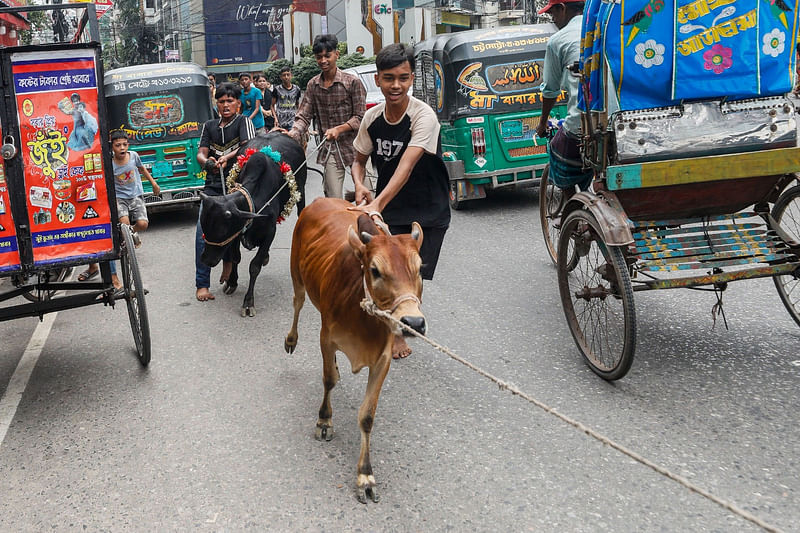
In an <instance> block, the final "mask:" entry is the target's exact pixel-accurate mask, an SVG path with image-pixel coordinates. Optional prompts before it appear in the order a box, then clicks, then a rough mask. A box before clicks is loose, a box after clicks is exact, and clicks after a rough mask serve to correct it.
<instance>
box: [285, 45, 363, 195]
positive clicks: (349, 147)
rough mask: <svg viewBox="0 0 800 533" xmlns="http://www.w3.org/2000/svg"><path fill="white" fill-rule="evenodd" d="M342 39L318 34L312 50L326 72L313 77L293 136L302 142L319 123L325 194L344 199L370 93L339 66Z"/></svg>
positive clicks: (297, 114) (320, 160) (293, 126)
mask: <svg viewBox="0 0 800 533" xmlns="http://www.w3.org/2000/svg"><path fill="white" fill-rule="evenodd" d="M338 46H339V41H338V39H337V38H336V36H335V35H328V34H326V35H317V36H316V37H315V38H314V44H313V45H312V51H313V52H314V58H315V59H316V61H317V66H318V67H319V68H320V70H321V71H322V72H320V73H319V74H318V75H316V76H314V77H313V78H311V80H309V82H308V85H307V86H306V93H305V96H304V97H303V99H302V101H301V102H300V107H299V109H298V110H297V113H296V115H295V119H294V124H293V125H292V129H291V130H290V131H289V135H290V136H291V137H292V138H294V140H296V141H297V142H298V143H302V142H303V135H304V134H305V133H306V131H308V127H309V125H310V124H311V120H312V119H314V118H316V119H317V120H318V121H319V122H318V124H319V125H320V128H321V131H322V132H324V133H323V137H324V138H325V140H326V141H327V142H328V146H327V147H326V148H323V149H320V150H319V152H318V153H317V163H319V164H321V165H324V172H323V182H322V183H323V188H324V190H325V196H327V197H329V198H331V197H332V198H341V197H342V186H343V184H344V175H345V169H346V168H348V167H350V166H352V164H353V158H354V157H355V152H354V150H353V140H354V139H355V136H356V132H357V131H358V127H359V125H360V124H361V119H362V118H363V117H364V111H365V107H366V98H367V93H366V90H365V89H364V85H363V84H362V83H361V81H360V80H359V79H358V78H357V77H356V76H354V75H352V74H350V73H347V72H342V71H341V70H339V69H338V68H337V66H336V62H337V61H338V60H339V50H338V48H337V47H338Z"/></svg>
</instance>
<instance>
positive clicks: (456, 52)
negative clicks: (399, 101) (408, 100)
mask: <svg viewBox="0 0 800 533" xmlns="http://www.w3.org/2000/svg"><path fill="white" fill-rule="evenodd" d="M556 31H557V28H556V27H555V26H554V25H553V24H532V25H524V26H513V27H502V28H492V29H481V30H471V31H463V32H458V33H455V34H447V35H437V36H436V37H433V38H431V39H428V40H426V41H423V42H421V43H419V44H418V45H417V46H416V47H415V55H416V58H417V61H418V62H420V61H421V62H422V63H423V68H422V69H418V71H420V70H421V71H422V72H424V73H425V76H426V78H427V77H430V80H428V79H426V80H420V86H423V87H425V90H426V91H431V90H432V91H433V94H432V95H431V98H426V100H428V103H430V104H431V105H432V107H433V108H434V109H435V110H436V113H437V114H438V116H439V119H440V120H444V121H453V120H455V119H458V118H461V117H465V116H478V115H486V114H498V113H508V112H515V111H527V110H529V109H531V108H532V107H534V108H535V107H541V104H542V94H541V90H540V88H539V87H540V85H541V83H542V70H543V66H544V54H545V49H546V47H547V41H548V39H549V38H550V36H551V35H552V34H553V33H555V32H556ZM427 63H429V64H427Z"/></svg>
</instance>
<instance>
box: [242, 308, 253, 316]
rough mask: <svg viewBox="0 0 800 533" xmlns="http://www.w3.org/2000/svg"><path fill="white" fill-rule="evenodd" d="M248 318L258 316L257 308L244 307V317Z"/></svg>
mask: <svg viewBox="0 0 800 533" xmlns="http://www.w3.org/2000/svg"><path fill="white" fill-rule="evenodd" d="M247 316H251V317H252V316H256V308H255V307H242V317H247Z"/></svg>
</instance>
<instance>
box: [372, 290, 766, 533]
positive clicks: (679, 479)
mask: <svg viewBox="0 0 800 533" xmlns="http://www.w3.org/2000/svg"><path fill="white" fill-rule="evenodd" d="M361 308H362V309H363V310H364V311H365V312H366V313H367V314H369V315H373V316H378V317H381V318H384V319H385V320H388V321H389V322H390V323H394V324H396V325H397V326H398V327H400V329H401V330H402V331H406V332H408V333H410V334H411V335H414V336H415V337H418V338H420V339H422V340H423V341H425V342H427V343H428V344H430V345H431V346H433V347H434V348H435V349H437V350H439V351H440V352H442V353H443V354H445V355H447V356H448V357H450V358H451V359H453V360H455V361H458V362H459V363H461V364H462V365H464V366H466V367H467V368H469V369H471V370H473V371H475V372H477V373H478V374H480V375H481V376H483V377H485V378H487V379H489V380H490V381H493V382H494V383H496V384H497V385H498V386H499V387H500V390H507V391H509V392H510V393H511V394H513V395H515V396H519V397H520V398H523V399H525V400H527V401H528V402H530V403H532V404H533V405H535V406H536V407H538V408H540V409H542V410H543V411H544V412H546V413H548V414H551V415H553V416H555V417H556V418H558V419H560V420H562V421H563V422H566V423H567V424H569V425H570V426H572V427H574V428H576V429H578V430H580V431H581V432H583V433H586V434H587V435H589V436H590V437H592V438H593V439H595V440H598V441H600V442H601V443H603V444H605V445H607V446H610V447H611V448H614V449H615V450H617V451H618V452H620V453H622V454H623V455H627V456H628V457H630V458H631V459H633V460H634V461H636V462H638V463H640V464H642V465H644V466H646V467H648V468H650V469H652V470H654V471H656V472H657V473H659V474H661V475H662V476H664V477H667V478H669V479H671V480H672V481H675V482H676V483H678V484H679V485H681V486H683V487H684V488H686V489H688V490H689V491H691V492H694V493H696V494H699V495H700V496H703V497H704V498H707V499H709V500H711V501H712V502H714V503H716V504H717V505H719V506H721V507H723V508H725V509H727V510H728V511H730V512H732V513H733V514H735V515H738V516H739V517H741V518H744V519H745V520H748V521H750V522H752V523H753V524H755V525H757V526H758V527H760V528H762V529H764V530H765V531H774V532H779V531H781V530H780V529H779V528H778V527H776V526H774V525H772V524H769V523H767V522H765V521H764V520H762V519H760V518H759V517H757V516H755V515H754V514H752V513H750V512H748V511H746V510H744V509H742V508H741V507H738V506H737V505H736V504H734V503H733V502H730V501H728V500H725V499H722V498H720V497H718V496H715V495H714V494H711V493H710V492H709V491H707V490H705V489H704V488H702V487H700V486H699V485H696V484H695V483H692V482H691V481H689V480H688V479H686V478H684V477H683V476H680V475H678V474H675V473H673V472H672V471H670V470H668V469H667V468H665V467H663V466H660V465H658V464H656V463H654V462H653V461H651V460H649V459H647V458H646V457H644V456H642V455H640V454H638V453H636V452H634V451H633V450H631V449H629V448H627V447H625V446H624V445H622V444H620V443H618V442H616V441H614V440H612V439H611V438H609V437H606V436H605V435H603V434H601V433H600V432H598V431H595V430H594V429H592V428H590V427H588V426H585V425H584V424H582V423H581V422H578V421H577V420H574V419H572V418H570V417H568V416H566V415H563V414H561V413H559V412H558V411H557V410H556V409H555V408H554V407H550V406H549V405H547V404H546V403H544V402H542V401H540V400H537V399H536V398H534V397H533V396H531V395H529V394H527V393H525V392H523V391H522V390H520V389H519V388H518V387H517V386H516V385H514V384H513V383H510V382H506V381H503V380H502V379H500V378H498V377H496V376H494V375H492V374H490V373H489V372H487V371H486V370H484V369H482V368H481V367H479V366H477V365H474V364H472V363H470V362H469V361H467V360H466V359H464V358H462V357H460V356H458V355H457V354H455V353H454V352H453V351H451V350H450V349H448V348H446V347H444V346H442V345H441V344H439V343H437V342H436V341H433V340H431V339H429V338H428V337H426V336H425V335H423V334H421V333H418V332H417V331H415V330H414V329H413V328H411V327H409V326H407V325H406V324H403V323H402V322H401V321H399V320H397V319H396V318H394V317H393V316H392V314H391V313H389V312H387V311H383V310H381V309H379V308H378V306H377V305H375V302H374V301H371V300H370V301H368V300H367V298H364V299H363V300H361Z"/></svg>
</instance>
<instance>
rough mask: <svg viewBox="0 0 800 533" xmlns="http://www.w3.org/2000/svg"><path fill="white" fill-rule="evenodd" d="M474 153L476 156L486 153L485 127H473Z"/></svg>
mask: <svg viewBox="0 0 800 533" xmlns="http://www.w3.org/2000/svg"><path fill="white" fill-rule="evenodd" d="M471 133H472V154H473V155H474V156H476V157H477V156H482V155H486V134H485V132H484V131H483V128H472V130H471Z"/></svg>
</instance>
